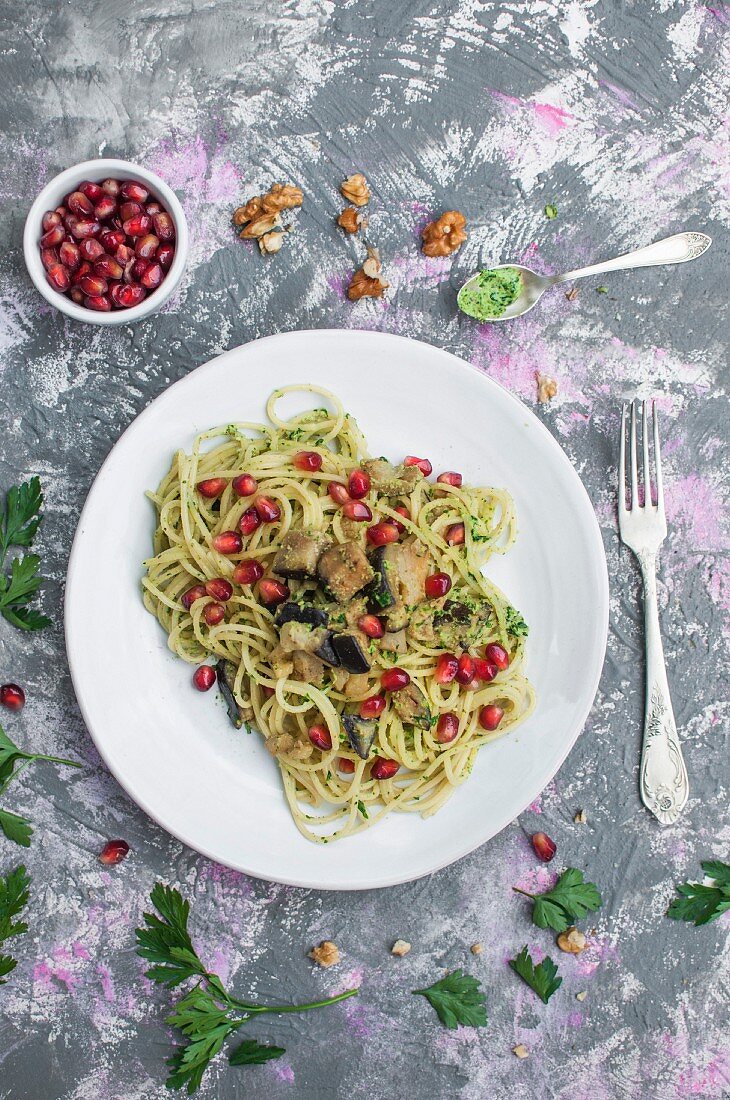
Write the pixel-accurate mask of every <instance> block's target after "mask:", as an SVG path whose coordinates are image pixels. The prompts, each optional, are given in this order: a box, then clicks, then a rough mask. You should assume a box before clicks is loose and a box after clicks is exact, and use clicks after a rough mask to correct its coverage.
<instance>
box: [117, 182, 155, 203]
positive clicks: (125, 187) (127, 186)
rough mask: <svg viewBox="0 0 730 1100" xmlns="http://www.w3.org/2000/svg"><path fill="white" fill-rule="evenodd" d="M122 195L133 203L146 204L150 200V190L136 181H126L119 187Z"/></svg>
mask: <svg viewBox="0 0 730 1100" xmlns="http://www.w3.org/2000/svg"><path fill="white" fill-rule="evenodd" d="M119 193H120V195H123V197H124V198H125V199H131V200H132V202H146V201H147V199H148V198H149V194H150V193H149V190H148V189H147V188H146V187H143V186H142V184H141V183H137V181H136V180H124V182H123V183H122V184H121V185H120V187H119Z"/></svg>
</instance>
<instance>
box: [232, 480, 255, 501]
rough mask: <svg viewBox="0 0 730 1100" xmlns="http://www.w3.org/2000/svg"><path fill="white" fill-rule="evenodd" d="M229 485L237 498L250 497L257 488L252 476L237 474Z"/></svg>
mask: <svg viewBox="0 0 730 1100" xmlns="http://www.w3.org/2000/svg"><path fill="white" fill-rule="evenodd" d="M231 485H232V486H233V492H234V493H235V494H236V496H237V497H252V496H253V495H254V493H255V492H256V490H257V489H258V487H259V483H258V481H257V480H256V478H255V477H254V476H253V474H239V475H238V477H234V479H233V481H232V482H231Z"/></svg>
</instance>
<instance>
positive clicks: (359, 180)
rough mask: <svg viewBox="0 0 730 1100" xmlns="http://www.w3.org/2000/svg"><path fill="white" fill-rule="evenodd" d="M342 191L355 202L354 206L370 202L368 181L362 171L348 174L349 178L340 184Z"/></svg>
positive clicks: (345, 196)
mask: <svg viewBox="0 0 730 1100" xmlns="http://www.w3.org/2000/svg"><path fill="white" fill-rule="evenodd" d="M340 191H341V193H342V196H343V198H345V199H347V201H348V202H351V203H353V205H354V206H365V204H366V203H368V202H370V189H369V187H368V181H367V180H366V179H365V177H364V176H363V174H362V172H355V174H354V175H352V176H348V177H347V179H346V180H344V181H343V182H342V183H341V184H340Z"/></svg>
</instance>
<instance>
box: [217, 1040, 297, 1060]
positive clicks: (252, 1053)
mask: <svg viewBox="0 0 730 1100" xmlns="http://www.w3.org/2000/svg"><path fill="white" fill-rule="evenodd" d="M285 1053H286V1051H285V1049H284V1047H267V1046H263V1045H262V1044H261V1043H257V1042H256V1040H255V1039H244V1040H243V1042H242V1043H241V1045H240V1046H237V1047H236V1049H235V1050H234V1051H233V1053H232V1054H231V1056H230V1058H229V1059H228V1061H229V1062H230V1063H231V1065H232V1066H261V1065H263V1064H264V1062H270V1061H271V1060H272V1059H273V1058H281V1056H282V1054H285Z"/></svg>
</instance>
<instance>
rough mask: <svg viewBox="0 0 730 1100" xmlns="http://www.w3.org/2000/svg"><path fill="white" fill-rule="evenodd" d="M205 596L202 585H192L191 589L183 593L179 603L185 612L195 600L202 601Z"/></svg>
mask: <svg viewBox="0 0 730 1100" xmlns="http://www.w3.org/2000/svg"><path fill="white" fill-rule="evenodd" d="M207 594H208V593H207V592H206V591H205V588H204V587H203V585H202V584H194V585H193V587H192V588H188V590H187V592H183V594H182V596H181V597H180V603H181V604H182V605H183V607H184V608H185V610H186V611H189V610H190V608H191V607H192V606H193V604H194V603H195V601H196V600H202V599H203V597H204V596H207Z"/></svg>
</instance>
